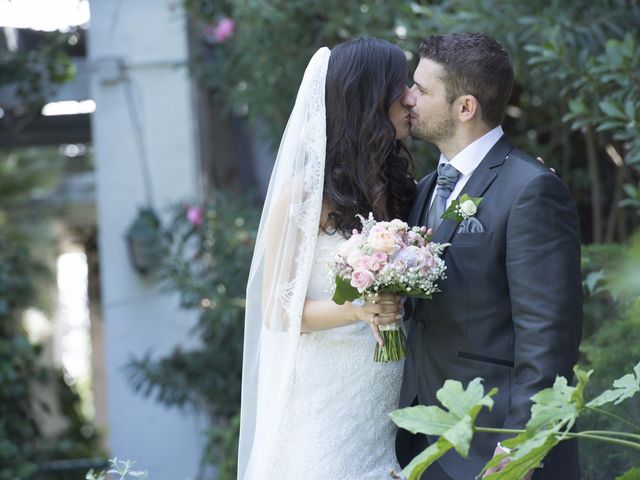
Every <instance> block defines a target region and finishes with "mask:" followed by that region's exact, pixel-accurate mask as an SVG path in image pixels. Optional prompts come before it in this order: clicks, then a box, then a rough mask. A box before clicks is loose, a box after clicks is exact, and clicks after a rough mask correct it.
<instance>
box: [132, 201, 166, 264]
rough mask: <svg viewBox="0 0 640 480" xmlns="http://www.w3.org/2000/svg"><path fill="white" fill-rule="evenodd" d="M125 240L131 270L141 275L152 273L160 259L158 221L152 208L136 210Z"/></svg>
mask: <svg viewBox="0 0 640 480" xmlns="http://www.w3.org/2000/svg"><path fill="white" fill-rule="evenodd" d="M125 238H126V239H127V247H128V251H129V260H130V261H131V264H132V265H133V268H135V269H136V271H137V272H138V273H140V274H141V275H146V274H148V273H150V272H152V271H153V270H154V269H155V267H156V266H157V265H158V262H159V261H160V258H161V257H160V256H161V243H160V219H159V218H158V216H157V215H156V213H155V212H154V211H153V209H152V208H148V207H142V208H140V209H139V210H138V216H137V217H136V218H135V219H134V221H133V223H131V225H130V226H129V229H128V230H127V234H126V236H125Z"/></svg>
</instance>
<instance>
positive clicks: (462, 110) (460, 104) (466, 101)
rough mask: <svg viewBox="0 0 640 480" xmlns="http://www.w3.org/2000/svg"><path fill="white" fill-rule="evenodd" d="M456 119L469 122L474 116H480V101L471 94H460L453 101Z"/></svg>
mask: <svg viewBox="0 0 640 480" xmlns="http://www.w3.org/2000/svg"><path fill="white" fill-rule="evenodd" d="M455 108H456V110H457V114H458V119H459V120H460V121H461V122H470V121H471V120H473V119H474V118H480V103H478V99H477V98H476V97H474V96H473V95H461V96H459V97H458V98H457V99H456V101H455Z"/></svg>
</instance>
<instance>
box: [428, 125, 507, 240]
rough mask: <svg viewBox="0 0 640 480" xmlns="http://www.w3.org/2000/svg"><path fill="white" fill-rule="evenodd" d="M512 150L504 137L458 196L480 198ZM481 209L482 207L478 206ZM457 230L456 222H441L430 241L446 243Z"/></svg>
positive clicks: (447, 220)
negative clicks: (465, 195) (464, 195)
mask: <svg viewBox="0 0 640 480" xmlns="http://www.w3.org/2000/svg"><path fill="white" fill-rule="evenodd" d="M511 150H513V145H511V142H510V141H509V139H508V138H507V136H506V135H503V136H502V137H500V140H498V142H497V143H496V144H495V145H494V146H493V148H492V149H491V150H489V153H487V155H486V156H485V157H484V159H483V160H482V162H480V165H478V167H477V168H476V170H475V172H473V174H472V175H471V178H469V180H468V181H467V183H466V185H465V186H464V188H463V189H462V191H461V192H460V196H462V195H463V194H465V193H466V194H467V195H469V196H470V197H482V196H483V195H484V194H485V193H486V191H487V190H489V187H491V184H492V183H493V182H494V181H495V179H496V177H497V176H498V172H499V170H500V169H499V167H501V166H502V165H503V164H504V161H505V160H506V158H507V156H508V155H509V152H510V151H511ZM480 208H482V206H480ZM457 229H458V222H456V221H455V220H450V219H446V220H443V221H442V223H441V224H440V226H439V227H438V229H437V230H436V231H435V233H434V234H433V238H432V241H433V242H437V243H448V242H450V241H451V238H452V237H453V234H454V233H455V232H456V230H457Z"/></svg>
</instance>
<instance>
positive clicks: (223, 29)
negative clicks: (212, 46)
mask: <svg viewBox="0 0 640 480" xmlns="http://www.w3.org/2000/svg"><path fill="white" fill-rule="evenodd" d="M234 28H235V22H234V21H233V20H231V19H230V18H228V17H223V18H221V19H220V20H219V21H218V23H217V24H215V25H206V26H205V27H204V28H203V29H202V34H203V35H204V38H205V39H206V40H207V41H208V42H209V43H223V42H224V41H225V40H227V39H228V38H229V37H231V36H232V35H233V29H234Z"/></svg>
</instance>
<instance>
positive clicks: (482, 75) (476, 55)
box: [420, 33, 513, 127]
mask: <svg viewBox="0 0 640 480" xmlns="http://www.w3.org/2000/svg"><path fill="white" fill-rule="evenodd" d="M420 58H427V59H429V60H432V61H434V62H437V63H439V64H440V65H442V67H443V68H444V71H445V74H444V77H443V78H441V80H442V82H443V83H444V85H445V88H446V92H447V100H448V101H449V103H453V101H454V100H455V99H456V98H458V97H460V96H461V95H473V96H474V97H476V98H477V99H478V103H479V104H480V108H481V110H482V120H483V121H484V122H485V123H486V124H487V125H489V126H492V127H494V126H497V125H499V124H500V123H502V117H503V116H504V110H505V108H506V106H507V102H508V101H509V98H510V97H511V89H512V87H513V69H512V67H511V60H510V59H509V54H508V53H507V51H506V50H505V49H504V48H503V47H502V45H500V44H499V43H498V42H497V41H496V40H495V39H494V38H492V37H490V36H489V35H486V34H484V33H449V34H447V35H433V36H431V37H429V38H427V39H425V40H423V41H422V43H421V44H420Z"/></svg>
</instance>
